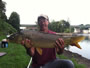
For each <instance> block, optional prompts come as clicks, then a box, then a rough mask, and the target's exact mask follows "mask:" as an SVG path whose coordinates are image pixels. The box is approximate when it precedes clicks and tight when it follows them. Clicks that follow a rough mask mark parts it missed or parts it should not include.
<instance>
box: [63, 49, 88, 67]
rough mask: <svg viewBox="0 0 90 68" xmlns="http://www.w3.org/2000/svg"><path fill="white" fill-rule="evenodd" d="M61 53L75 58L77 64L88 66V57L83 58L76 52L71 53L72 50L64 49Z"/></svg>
mask: <svg viewBox="0 0 90 68" xmlns="http://www.w3.org/2000/svg"><path fill="white" fill-rule="evenodd" d="M63 54H64V55H65V56H67V57H68V58H75V59H76V61H77V62H78V63H79V64H85V65H86V66H87V68H90V59H87V58H84V57H82V56H81V55H79V54H77V53H72V52H70V51H66V50H65V51H64V53H63Z"/></svg>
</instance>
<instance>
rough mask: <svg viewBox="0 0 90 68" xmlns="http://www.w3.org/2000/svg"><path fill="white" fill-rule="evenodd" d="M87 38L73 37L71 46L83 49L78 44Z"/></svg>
mask: <svg viewBox="0 0 90 68" xmlns="http://www.w3.org/2000/svg"><path fill="white" fill-rule="evenodd" d="M84 39H85V37H84V36H77V37H72V38H71V45H72V46H73V45H74V46H76V47H78V48H79V49H81V47H80V45H79V44H78V42H80V41H82V40H84Z"/></svg>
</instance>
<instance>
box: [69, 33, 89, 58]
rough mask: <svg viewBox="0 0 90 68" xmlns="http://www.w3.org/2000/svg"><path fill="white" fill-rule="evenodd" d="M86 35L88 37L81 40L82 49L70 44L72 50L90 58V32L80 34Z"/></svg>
mask: <svg viewBox="0 0 90 68" xmlns="http://www.w3.org/2000/svg"><path fill="white" fill-rule="evenodd" d="M79 35H84V36H85V37H86V38H85V40H83V41H81V42H79V44H80V46H81V48H82V49H78V48H77V47H74V46H73V47H72V46H70V51H72V52H74V53H78V54H80V55H82V56H83V57H85V58H87V59H90V53H89V52H90V34H79Z"/></svg>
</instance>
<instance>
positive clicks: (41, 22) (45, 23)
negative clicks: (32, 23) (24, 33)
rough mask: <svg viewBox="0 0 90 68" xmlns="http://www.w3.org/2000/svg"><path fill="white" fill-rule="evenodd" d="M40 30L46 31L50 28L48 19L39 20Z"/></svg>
mask: <svg viewBox="0 0 90 68" xmlns="http://www.w3.org/2000/svg"><path fill="white" fill-rule="evenodd" d="M38 23H39V26H40V29H41V30H46V29H47V28H48V20H47V19H42V18H41V19H39V21H38Z"/></svg>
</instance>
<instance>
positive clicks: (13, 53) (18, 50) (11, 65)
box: [0, 43, 30, 68]
mask: <svg viewBox="0 0 90 68" xmlns="http://www.w3.org/2000/svg"><path fill="white" fill-rule="evenodd" d="M0 52H6V53H7V54H6V55H5V56H2V57H0V68H25V67H27V65H28V63H29V59H30V57H29V56H28V55H27V54H26V50H25V48H24V47H23V46H22V45H17V44H13V43H9V46H8V48H0Z"/></svg>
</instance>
